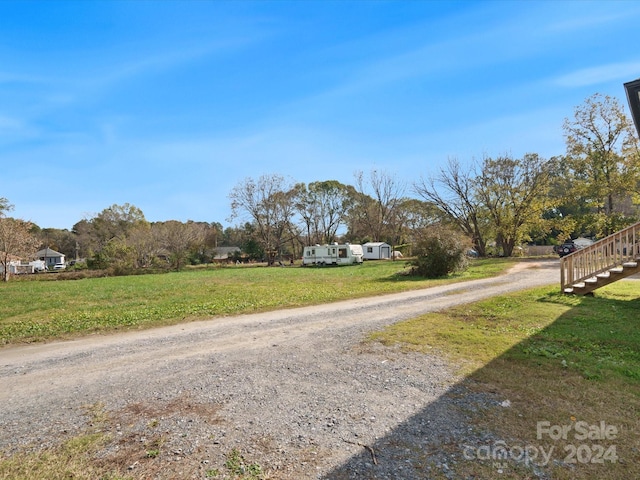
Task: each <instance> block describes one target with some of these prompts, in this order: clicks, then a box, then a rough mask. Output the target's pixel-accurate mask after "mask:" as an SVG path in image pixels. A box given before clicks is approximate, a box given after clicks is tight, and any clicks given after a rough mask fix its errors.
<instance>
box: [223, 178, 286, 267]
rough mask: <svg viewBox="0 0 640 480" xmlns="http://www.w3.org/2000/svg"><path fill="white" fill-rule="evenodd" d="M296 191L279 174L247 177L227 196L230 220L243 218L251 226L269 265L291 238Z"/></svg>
mask: <svg viewBox="0 0 640 480" xmlns="http://www.w3.org/2000/svg"><path fill="white" fill-rule="evenodd" d="M295 195H296V188H295V187H294V186H293V185H292V184H291V183H289V182H287V181H285V179H284V177H282V176H280V175H275V174H273V175H263V176H261V177H260V178H258V180H254V179H252V178H247V179H245V180H244V181H243V182H240V183H238V184H237V185H236V186H235V187H234V188H233V189H232V190H231V193H229V199H230V200H231V218H230V220H232V219H234V218H237V217H240V216H244V217H248V219H250V220H251V223H253V224H254V226H255V232H256V235H257V237H256V240H257V241H258V242H259V243H260V246H261V247H262V248H263V250H264V252H265V254H266V256H267V261H268V263H269V265H271V264H273V263H274V261H275V258H276V257H277V256H278V255H280V254H281V249H282V247H283V246H284V245H285V244H286V243H287V242H288V241H289V240H290V239H291V237H292V236H295V235H296V234H297V233H296V232H294V225H293V217H294V215H295V202H294V198H295Z"/></svg>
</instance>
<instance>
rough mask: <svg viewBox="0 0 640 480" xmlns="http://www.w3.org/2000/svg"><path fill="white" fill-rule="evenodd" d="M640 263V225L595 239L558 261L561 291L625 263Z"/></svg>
mask: <svg viewBox="0 0 640 480" xmlns="http://www.w3.org/2000/svg"><path fill="white" fill-rule="evenodd" d="M638 260H640V222H639V223H636V224H635V225H631V226H630V227H627V228H625V229H623V230H620V231H619V232H616V233H614V234H612V235H609V236H608V237H605V238H603V239H602V240H598V241H597V242H595V243H594V244H592V245H589V246H588V247H585V248H581V249H579V250H577V251H575V252H573V253H571V254H569V255H567V256H565V257H562V258H561V259H560V285H561V288H562V291H563V292H564V291H565V289H566V288H571V287H572V286H573V285H576V284H578V283H580V282H584V281H585V280H587V279H589V278H593V277H595V276H596V275H598V274H601V273H605V272H608V271H610V270H611V269H614V268H618V267H622V266H623V265H624V264H625V263H627V262H637V261H638Z"/></svg>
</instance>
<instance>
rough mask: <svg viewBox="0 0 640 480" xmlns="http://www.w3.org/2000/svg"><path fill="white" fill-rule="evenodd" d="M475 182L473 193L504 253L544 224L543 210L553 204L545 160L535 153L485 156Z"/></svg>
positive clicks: (510, 253) (510, 251)
mask: <svg viewBox="0 0 640 480" xmlns="http://www.w3.org/2000/svg"><path fill="white" fill-rule="evenodd" d="M475 184H476V187H475V196H476V197H477V198H478V199H479V200H480V202H481V204H482V206H483V208H484V209H485V210H486V211H487V212H488V213H489V216H490V218H491V223H492V228H493V230H494V232H495V236H496V243H497V245H498V246H499V248H501V249H502V252H503V254H504V255H505V256H507V257H510V256H511V255H512V254H513V250H514V248H515V247H516V246H517V245H518V244H520V243H521V242H523V241H525V240H530V238H529V233H530V232H531V231H532V230H539V229H542V228H544V227H545V224H546V222H545V221H544V218H543V214H544V213H545V212H546V211H548V210H549V209H550V208H551V207H552V206H553V205H552V203H551V200H552V199H551V197H550V196H549V188H550V176H549V168H548V162H547V161H546V160H544V159H542V158H541V157H539V156H538V155H536V154H527V155H525V156H524V157H522V158H521V159H514V158H511V157H509V156H504V157H498V158H496V159H491V158H485V159H484V161H483V163H482V174H481V175H480V176H479V177H478V178H477V181H476V182H475Z"/></svg>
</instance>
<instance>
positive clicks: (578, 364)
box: [321, 284, 640, 480]
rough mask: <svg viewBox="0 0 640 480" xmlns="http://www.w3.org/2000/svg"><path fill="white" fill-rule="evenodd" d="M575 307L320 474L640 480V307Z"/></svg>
mask: <svg viewBox="0 0 640 480" xmlns="http://www.w3.org/2000/svg"><path fill="white" fill-rule="evenodd" d="M639 286H640V284H639ZM570 301H571V302H572V305H573V306H571V308H569V309H568V310H567V311H566V312H565V313H564V314H562V315H561V316H560V317H558V318H557V319H556V320H555V321H554V322H553V323H552V324H550V325H549V326H547V327H546V328H544V329H542V330H540V331H539V332H537V333H535V334H534V335H532V336H530V337H528V338H526V339H525V340H523V341H522V342H520V343H518V344H517V345H515V346H514V347H512V348H510V349H509V350H508V351H506V352H505V353H503V354H502V355H500V356H499V357H498V358H496V359H494V360H493V361H491V362H490V363H488V364H486V365H485V366H483V367H482V368H480V369H478V370H476V371H474V372H473V373H471V374H470V375H468V376H466V377H465V378H463V379H462V380H461V381H459V382H458V383H456V384H455V385H453V386H452V387H450V388H448V389H447V391H446V392H445V393H444V394H443V395H442V396H441V397H439V399H438V400H437V401H435V402H432V403H430V404H428V405H426V406H425V407H424V408H423V409H422V410H421V411H420V412H419V413H417V414H415V415H414V416H412V417H411V418H409V419H408V420H406V421H404V422H402V423H400V424H399V425H397V426H396V427H395V428H394V429H393V430H392V431H390V432H388V433H387V434H386V435H385V436H384V437H382V438H378V439H376V441H375V442H374V443H372V444H370V445H363V444H359V445H360V446H361V447H362V448H361V452H360V453H359V454H358V455H355V456H353V457H351V458H350V459H349V460H348V461H347V462H346V463H344V464H343V465H341V466H339V467H337V468H335V469H334V470H332V471H331V472H329V473H328V474H326V475H324V476H323V477H321V478H323V479H326V480H336V479H430V478H435V479H439V478H446V479H458V478H462V479H466V478H473V479H493V478H509V479H516V478H517V479H524V478H540V479H591V478H607V479H628V478H640V415H639V414H638V412H640V315H638V312H640V299H638V298H635V299H611V298H598V297H596V298H584V297H580V298H578V297H574V298H572V299H571V300H570ZM538 302H539V306H540V308H544V303H547V302H562V303H563V305H566V301H565V300H561V299H560V297H559V296H558V295H556V294H550V295H547V296H543V297H541V298H540V299H539V300H538ZM563 432H564V433H563Z"/></svg>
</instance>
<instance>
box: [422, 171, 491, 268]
mask: <svg viewBox="0 0 640 480" xmlns="http://www.w3.org/2000/svg"><path fill="white" fill-rule="evenodd" d="M475 177H476V175H475V166H474V167H472V168H470V169H469V168H467V169H463V168H462V167H461V165H460V162H458V160H457V159H455V158H450V159H449V160H448V161H447V165H446V166H445V167H443V168H441V169H440V173H439V175H438V176H436V177H430V178H428V179H426V180H425V179H421V180H420V181H418V182H416V183H415V184H414V185H413V188H414V190H415V192H416V193H417V194H418V195H419V196H421V197H422V198H423V199H425V200H426V201H428V202H431V203H433V204H434V205H435V206H436V207H437V208H438V209H439V210H440V211H441V212H442V214H443V216H444V218H445V219H447V220H449V221H451V222H453V223H454V224H456V225H458V227H460V229H462V231H463V232H464V233H465V234H466V235H467V236H468V237H469V238H470V239H471V241H472V243H473V245H474V248H475V249H476V251H477V252H478V254H479V255H480V256H481V257H484V256H486V245H487V234H488V231H489V223H488V219H487V215H486V211H485V210H484V208H483V206H482V204H481V202H480V201H479V200H478V198H477V197H476V191H475Z"/></svg>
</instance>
